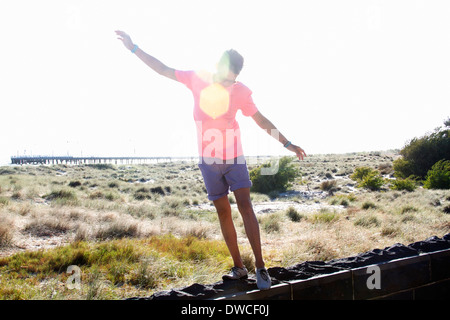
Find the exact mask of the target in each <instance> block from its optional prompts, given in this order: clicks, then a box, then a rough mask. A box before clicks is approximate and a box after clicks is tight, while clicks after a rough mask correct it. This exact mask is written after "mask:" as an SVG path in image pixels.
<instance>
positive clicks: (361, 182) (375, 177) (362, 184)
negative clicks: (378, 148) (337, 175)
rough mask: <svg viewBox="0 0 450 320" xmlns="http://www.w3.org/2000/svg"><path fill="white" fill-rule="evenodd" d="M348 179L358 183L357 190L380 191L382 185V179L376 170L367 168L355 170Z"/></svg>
mask: <svg viewBox="0 0 450 320" xmlns="http://www.w3.org/2000/svg"><path fill="white" fill-rule="evenodd" d="M350 178H351V179H352V180H355V181H357V182H358V187H359V188H366V189H369V190H372V191H375V190H380V188H381V187H382V186H383V184H384V179H383V178H382V177H381V175H380V173H379V172H378V170H375V169H372V168H369V167H359V168H356V169H355V171H354V173H353V174H352V175H351V176H350Z"/></svg>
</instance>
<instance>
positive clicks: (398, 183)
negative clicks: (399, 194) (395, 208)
mask: <svg viewBox="0 0 450 320" xmlns="http://www.w3.org/2000/svg"><path fill="white" fill-rule="evenodd" d="M391 183H392V185H391V189H392V190H398V191H400V190H406V191H414V190H415V189H416V182H415V181H414V180H412V179H410V178H406V179H396V180H391Z"/></svg>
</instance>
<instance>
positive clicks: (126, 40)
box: [116, 30, 134, 50]
mask: <svg viewBox="0 0 450 320" xmlns="http://www.w3.org/2000/svg"><path fill="white" fill-rule="evenodd" d="M116 34H117V35H118V37H117V39H119V40H121V41H122V42H123V45H124V46H125V48H127V49H128V50H132V49H133V47H134V44H133V41H131V38H130V36H129V35H128V34H126V33H125V32H123V31H120V30H116Z"/></svg>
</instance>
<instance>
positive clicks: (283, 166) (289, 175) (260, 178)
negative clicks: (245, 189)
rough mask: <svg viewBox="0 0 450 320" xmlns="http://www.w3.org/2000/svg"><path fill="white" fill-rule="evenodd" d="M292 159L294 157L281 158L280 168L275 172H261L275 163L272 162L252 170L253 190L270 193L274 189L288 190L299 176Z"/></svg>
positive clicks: (279, 161)
mask: <svg viewBox="0 0 450 320" xmlns="http://www.w3.org/2000/svg"><path fill="white" fill-rule="evenodd" d="M292 160H293V158H292V157H283V158H281V159H279V160H278V170H277V171H276V172H275V173H274V174H261V169H263V168H270V167H271V166H272V167H273V163H270V162H267V163H265V164H263V165H261V166H259V167H257V168H255V169H253V170H251V171H250V180H252V184H253V186H252V192H259V193H264V194H269V193H270V192H272V191H280V192H283V191H286V190H287V189H288V188H289V187H290V186H291V182H292V181H294V180H295V178H296V177H298V176H299V172H298V170H297V169H296V168H295V167H294V165H293V164H292ZM266 170H269V169H266Z"/></svg>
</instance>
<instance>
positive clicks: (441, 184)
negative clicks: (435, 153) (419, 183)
mask: <svg viewBox="0 0 450 320" xmlns="http://www.w3.org/2000/svg"><path fill="white" fill-rule="evenodd" d="M423 187H424V188H427V189H450V160H440V161H438V162H436V163H435V164H434V165H433V167H432V168H431V170H429V171H428V173H427V177H426V180H425V182H424V184H423Z"/></svg>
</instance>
